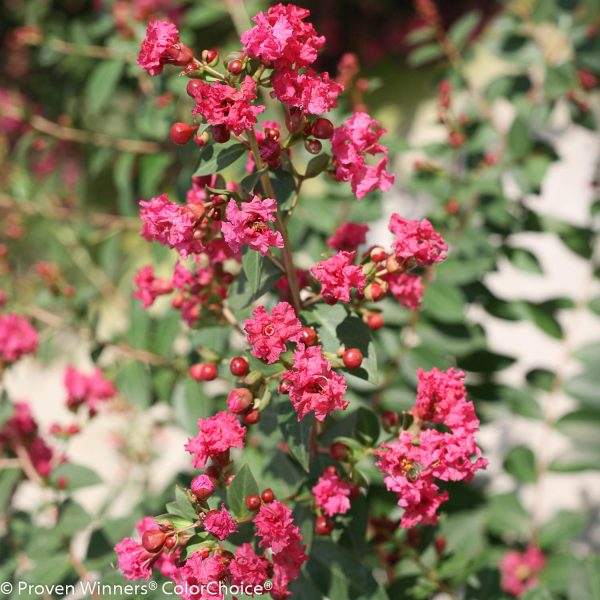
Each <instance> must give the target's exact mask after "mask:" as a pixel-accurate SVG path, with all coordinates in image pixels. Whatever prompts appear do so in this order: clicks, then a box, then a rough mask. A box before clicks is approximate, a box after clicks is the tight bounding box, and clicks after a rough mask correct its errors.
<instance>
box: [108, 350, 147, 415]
mask: <svg viewBox="0 0 600 600" xmlns="http://www.w3.org/2000/svg"><path fill="white" fill-rule="evenodd" d="M115 381H116V384H117V387H118V388H119V390H120V392H121V393H122V394H123V396H125V397H126V398H127V400H128V401H129V402H132V403H133V404H135V405H137V406H139V407H140V408H148V406H150V402H151V399H152V382H151V380H150V373H149V370H148V367H147V366H146V365H145V364H143V363H141V362H139V361H132V362H127V363H125V364H123V365H122V366H121V367H120V368H119V370H118V371H117V374H116V377H115Z"/></svg>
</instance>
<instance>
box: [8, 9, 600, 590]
mask: <svg viewBox="0 0 600 600" xmlns="http://www.w3.org/2000/svg"><path fill="white" fill-rule="evenodd" d="M296 4H299V5H302V6H306V7H307V8H309V9H310V10H311V12H312V20H313V22H314V24H315V27H316V29H317V31H318V32H319V33H321V34H322V35H325V36H326V38H327V44H326V46H325V50H324V52H323V54H322V55H321V57H320V59H319V66H320V68H322V69H325V70H328V71H329V72H330V73H332V75H336V76H338V77H345V78H346V82H347V90H348V91H347V94H346V97H345V98H344V100H343V102H342V103H341V106H340V108H339V111H340V114H342V113H344V112H348V111H349V110H352V109H356V108H357V107H358V108H361V107H366V108H367V110H368V111H369V112H370V113H371V114H373V116H375V117H376V118H377V119H379V121H380V122H381V123H382V124H383V125H384V126H385V127H386V128H387V130H388V135H387V138H386V144H387V145H388V146H389V147H390V151H391V154H392V156H393V159H392V161H393V170H394V172H395V173H396V184H395V187H394V188H393V190H392V191H391V192H389V193H387V194H386V195H385V196H384V197H382V198H379V197H377V198H375V199H374V200H371V199H369V198H367V199H365V200H364V201H363V202H362V203H361V206H360V207H359V208H357V209H355V210H357V211H360V212H357V213H356V216H357V218H359V219H362V218H364V219H365V220H369V221H372V222H373V224H372V226H371V232H370V236H371V237H370V241H375V240H377V243H382V241H383V240H387V239H388V238H387V236H388V233H387V229H386V225H387V221H388V219H389V215H390V214H391V213H392V212H398V213H400V214H402V215H403V216H406V217H409V218H417V217H419V218H421V217H424V216H428V218H431V219H432V220H433V221H434V223H435V224H436V227H438V228H440V229H442V230H443V231H444V232H445V235H447V237H448V239H449V240H450V243H451V246H452V248H453V256H452V258H451V259H449V260H448V261H447V263H445V264H444V265H443V266H441V267H440V270H439V277H438V278H437V279H436V281H435V282H434V284H433V285H432V286H431V288H429V289H428V291H427V294H426V297H425V301H424V308H423V311H422V312H423V315H422V318H421V319H420V320H419V322H418V324H417V325H416V326H414V327H412V328H411V335H412V338H410V339H409V340H408V345H409V347H410V353H409V356H408V357H407V361H406V369H405V375H406V378H405V379H406V381H405V382H404V383H402V382H400V383H399V384H398V386H397V388H392V389H391V390H387V391H386V393H385V394H384V395H383V399H382V402H383V404H384V406H388V407H389V408H391V409H399V408H402V406H403V403H405V402H406V401H407V398H408V395H409V390H410V384H411V378H410V376H409V375H407V374H408V373H409V372H410V371H412V372H413V373H414V368H415V367H418V366H422V367H424V368H429V367H430V366H433V365H436V366H439V367H440V368H442V366H443V365H446V364H447V365H450V364H453V360H454V359H453V358H452V359H450V358H449V354H452V355H453V356H456V357H457V358H456V360H457V364H458V366H459V367H461V368H464V369H465V370H466V371H469V373H470V375H469V380H468V381H469V383H470V393H471V397H472V398H473V399H474V400H475V401H476V404H477V410H478V413H479V414H481V416H482V419H483V421H484V426H483V428H482V434H481V445H482V447H483V449H484V454H485V456H487V457H488V458H489V460H490V466H489V468H488V470H487V471H486V473H485V474H483V475H482V476H481V477H482V481H481V489H485V494H486V495H487V496H489V497H493V498H500V500H497V501H496V503H497V508H498V511H500V512H502V513H503V515H504V516H503V517H501V518H499V520H498V519H497V520H493V519H492V524H491V525H490V522H489V521H488V522H487V526H488V528H489V530H490V531H491V532H492V535H503V534H504V533H505V532H507V531H508V535H509V538H510V535H513V536H514V537H515V538H516V539H518V538H519V535H520V533H521V532H522V531H523V529H524V527H525V525H523V514H525V513H527V514H532V515H533V519H534V521H537V522H539V523H543V522H544V521H546V520H547V519H549V518H550V517H551V516H552V515H556V514H559V513H560V514H561V515H562V516H563V517H564V519H565V520H564V523H566V528H567V529H571V530H573V532H574V535H575V536H576V537H575V540H576V541H575V543H576V548H581V549H584V550H588V549H595V550H598V549H599V548H600V527H599V521H598V509H599V507H600V477H599V475H598V468H599V465H600V433H599V432H600V392H599V390H600V282H599V279H598V277H599V274H600V271H599V264H598V258H599V256H598V251H599V249H598V218H599V217H598V215H599V212H600V210H599V209H600V204H599V198H600V194H599V190H598V182H599V175H600V136H599V135H598V128H597V125H596V123H597V119H598V118H599V117H600V92H599V86H598V77H600V35H599V34H598V28H599V27H600V7H599V5H598V3H597V2H594V1H592V0H589V1H575V0H547V1H536V0H513V1H510V2H491V1H476V0H473V1H458V0H447V1H444V0H440V1H438V2H436V3H435V4H434V3H432V2H427V1H420V0H415V1H414V2H395V1H393V0H360V1H359V0H344V1H342V0H319V1H318V2H316V1H315V2H312V1H310V2H302V1H298V2H296ZM268 5H269V3H268V2H264V1H262V2H259V1H248V2H242V1H241V0H223V1H212V0H206V1H202V0H196V1H194V2H184V1H181V0H132V1H126V0H115V1H114V2H110V1H105V0H95V1H94V2H88V1H83V0H67V1H63V2H51V1H49V0H28V1H27V2H22V1H20V0H4V2H3V4H2V6H1V7H0V22H1V28H2V29H1V32H2V33H1V44H2V50H3V56H4V60H3V61H2V65H1V66H0V160H1V164H0V188H1V191H0V209H1V211H2V213H1V214H2V218H1V220H0V242H1V245H0V248H1V251H2V256H0V278H1V283H0V288H1V289H2V291H3V295H4V297H5V299H6V300H5V301H6V306H7V307H9V308H12V309H13V310H16V311H18V312H22V313H25V314H28V315H29V316H30V317H31V318H32V319H33V320H34V322H35V323H36V326H38V328H39V329H41V334H42V348H41V351H40V352H39V353H38V356H37V357H35V358H28V359H26V360H23V361H21V362H20V363H19V364H18V365H17V366H16V367H14V368H13V369H11V370H10V371H9V372H8V373H7V374H6V376H5V380H4V385H5V386H6V389H7V390H8V391H9V394H10V396H11V397H12V398H16V399H19V398H25V399H28V400H29V401H30V402H31V404H32V407H33V411H34V413H35V416H36V417H37V418H38V419H39V421H40V423H41V424H42V426H44V427H50V425H51V424H52V423H53V422H56V421H68V420H69V419H70V418H71V417H70V414H69V412H68V410H67V408H66V406H65V390H64V386H63V373H64V368H65V366H66V365H76V366H77V367H79V368H81V369H83V370H85V369H91V368H92V364H93V361H98V364H99V365H100V366H102V367H104V368H105V369H106V370H107V372H108V373H110V374H111V376H112V377H113V378H114V380H115V381H116V384H117V387H118V389H119V392H120V395H119V399H118V400H116V401H115V402H114V403H113V404H112V405H111V407H110V410H106V411H103V412H101V414H99V415H98V417H96V418H95V419H94V420H93V421H92V422H90V423H89V425H88V426H86V428H85V430H84V432H83V433H82V434H81V435H79V436H77V437H75V438H74V439H73V440H71V441H70V442H68V444H66V446H65V449H64V451H65V452H66V454H67V456H69V457H71V458H72V459H73V460H74V461H76V462H77V463H78V464H81V465H84V466H87V467H90V468H91V469H93V470H94V471H95V472H96V473H97V475H98V476H99V477H100V479H101V480H102V481H103V483H102V484H100V485H94V486H92V487H84V488H83V489H81V490H80V491H79V492H78V493H77V498H78V500H79V502H81V503H82V505H84V506H85V507H86V509H87V510H89V511H92V512H95V513H96V514H103V515H105V516H106V518H109V517H110V518H112V519H119V518H120V517H123V516H124V515H127V516H129V520H131V517H130V513H131V511H132V507H133V506H137V505H138V502H139V500H140V499H141V498H143V497H144V496H145V494H147V492H148V490H151V491H153V492H155V493H157V494H160V493H162V492H163V491H164V490H165V488H166V487H167V485H169V484H170V483H171V482H172V480H173V477H174V474H175V473H177V472H179V471H181V470H184V469H186V468H187V467H188V465H187V462H188V458H187V456H186V454H185V453H184V452H183V451H182V445H183V444H184V443H185V440H186V438H187V435H188V434H189V433H190V425H191V429H193V427H194V419H195V418H197V416H201V414H202V412H203V411H205V410H206V411H208V409H207V408H198V405H199V403H201V402H203V401H204V400H202V399H207V398H209V397H210V396H211V395H212V394H213V393H216V394H218V393H221V390H220V389H219V388H218V387H217V388H215V389H212V388H211V387H210V386H208V387H206V388H202V389H200V388H199V387H198V386H197V384H195V383H190V382H184V381H180V380H175V378H174V375H172V374H169V373H168V371H169V369H168V367H169V365H170V364H171V362H172V361H173V360H177V357H178V356H182V355H185V353H186V352H187V351H188V350H189V340H188V339H187V337H186V335H184V334H182V332H181V328H180V319H179V316H178V315H177V314H176V312H175V311H170V310H169V305H168V301H165V303H162V302H159V303H158V304H157V306H155V307H153V309H152V310H151V311H150V313H149V314H147V313H144V312H143V311H141V309H140V307H139V304H138V303H137V302H136V301H134V300H132V298H131V294H132V279H133V275H134V273H135V270H136V269H137V268H139V267H140V266H142V265H143V264H146V263H148V262H152V263H153V264H155V265H157V264H158V265H160V264H165V265H167V264H168V262H169V261H168V259H167V256H168V253H167V252H166V251H165V249H164V248H157V247H155V246H154V245H153V246H150V245H149V244H147V243H146V242H145V241H144V240H142V239H141V238H140V237H139V235H138V234H139V229H140V226H139V222H138V219H137V202H138V200H139V199H140V198H149V197H151V196H158V195H159V194H160V193H161V192H163V191H165V192H168V193H169V194H170V197H171V198H172V199H175V198H179V199H184V198H185V194H186V191H187V190H188V188H189V187H190V177H191V174H192V172H193V170H194V164H195V155H196V154H197V148H196V147H195V146H194V145H193V144H189V145H188V146H185V147H176V146H174V145H173V144H171V143H170V142H169V140H168V131H169V128H170V125H171V124H172V123H173V122H174V121H177V120H183V121H189V119H190V117H189V114H190V110H191V101H190V100H189V98H188V97H187V96H186V94H185V85H186V80H185V78H178V77H174V76H171V77H158V78H152V79H151V78H149V77H148V76H147V75H146V73H144V72H143V71H142V70H141V69H139V68H138V67H137V65H136V64H135V59H136V57H137V51H138V48H139V43H140V40H141V39H142V38H143V35H144V30H145V27H146V24H147V22H148V20H149V19H150V18H162V17H166V18H169V19H171V20H173V21H174V22H176V23H177V24H178V27H179V29H180V32H181V38H182V39H183V40H185V42H186V43H187V44H188V45H189V46H190V47H192V48H194V49H197V50H198V51H199V50H200V49H202V48H218V49H220V50H221V51H222V53H223V54H226V53H227V52H228V51H230V50H236V49H237V48H238V45H239V31H243V30H245V29H247V28H248V26H249V21H248V15H253V14H255V13H256V12H258V11H259V10H260V9H264V8H265V7H267V6H268ZM448 40H450V43H451V45H450V47H448V44H447V43H446V42H448ZM453 49H454V50H453ZM348 53H353V54H354V57H352V58H351V59H350V58H349V57H348ZM349 64H350V65H352V67H351V68H350V70H349V71H348V67H347V66H348V65H349ZM344 65H346V67H345V66H344ZM443 82H448V85H449V86H450V89H451V104H450V109H448V108H447V106H446V104H447V103H445V101H444V100H443V99H442V98H441V96H442V95H443V94H444V91H443V90H444V89H446V90H447V88H444V85H443ZM441 84H442V85H441ZM446 93H447V92H446ZM445 110H446V111H447V112H449V113H451V114H450V116H448V114H446V116H441V114H440V113H443V112H444V111H445ZM308 195H309V200H308V201H307V202H308V204H307V207H308V208H307V209H306V211H307V212H305V213H304V216H305V218H306V221H307V223H306V224H305V226H304V227H305V229H303V230H302V231H296V232H293V233H294V235H296V236H297V239H304V238H306V239H310V238H309V236H310V235H312V234H314V235H320V236H322V235H323V234H327V232H328V231H330V230H332V228H333V226H334V224H335V219H336V218H338V217H339V215H340V214H343V210H344V209H343V203H342V202H341V201H339V200H340V199H339V198H338V197H336V196H335V193H334V192H332V191H331V190H329V188H328V187H323V186H321V187H319V186H317V185H315V186H314V187H312V188H310V189H309V190H308ZM310 197H312V201H311V200H310ZM330 198H332V202H333V201H335V202H336V203H335V210H333V211H331V212H332V214H333V216H331V217H330V216H328V215H327V214H326V213H327V212H329V211H330V209H329V208H328V207H327V202H328V201H329V199H330ZM331 206H333V204H332V205H331ZM311 210H314V212H312V213H311V212H310V211H311ZM309 213H310V215H311V216H308V214H309ZM303 236H304V238H303ZM312 248H313V247H312V246H311V245H310V243H308V242H307V244H306V250H305V251H304V252H305V254H306V257H305V260H304V262H305V263H307V264H306V265H303V266H308V265H309V264H310V263H311V258H310V253H311V252H313V250H312ZM301 262H302V260H301ZM168 268H169V267H165V269H167V270H168ZM158 270H160V269H158ZM398 310H399V312H398V313H397V315H396V316H393V317H392V318H390V319H389V322H390V323H391V324H392V325H395V326H397V329H395V330H394V329H392V330H391V331H390V333H389V334H387V335H389V339H385V342H389V344H390V348H392V349H393V348H395V347H396V346H397V343H398V342H397V340H398V339H400V336H401V330H402V328H403V327H405V326H407V324H409V323H411V320H410V319H411V317H410V315H409V314H408V311H405V310H404V309H398ZM402 335H405V334H402ZM192 344H193V342H192ZM145 351H146V352H147V353H148V355H145V354H144V352H145ZM190 386H191V387H190ZM206 402H208V400H206ZM38 493H39V492H38V490H35V492H34V488H33V486H30V487H27V486H23V487H21V488H20V493H19V497H18V502H19V503H20V504H21V505H22V506H23V507H25V508H27V507H33V506H35V505H36V504H37V503H38V502H39V498H38ZM515 503H516V504H515ZM136 510H137V509H136ZM102 511H105V512H102ZM577 515H579V517H578V516H577ZM581 515H585V518H583V517H582V516H581ZM496 517H497V515H494V519H495V518H496ZM589 597H591V596H589Z"/></svg>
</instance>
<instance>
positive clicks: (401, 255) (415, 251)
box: [388, 213, 448, 268]
mask: <svg viewBox="0 0 600 600" xmlns="http://www.w3.org/2000/svg"><path fill="white" fill-rule="evenodd" d="M388 228H389V230H390V231H391V232H392V233H393V234H394V236H395V238H396V239H395V240H394V243H393V247H394V254H395V256H396V258H397V259H398V261H399V262H400V264H401V266H402V267H403V268H412V267H420V266H423V265H432V264H434V263H438V262H440V261H442V260H444V259H445V258H446V251H447V250H448V246H447V245H446V242H444V239H443V238H442V236H441V235H440V234H439V233H438V232H437V231H435V229H434V228H433V225H432V224H431V223H430V222H429V221H428V220H427V219H423V220H422V221H411V220H409V219H404V218H403V217H401V216H400V215H398V214H395V213H394V214H393V215H392V217H391V219H390V222H389V225H388Z"/></svg>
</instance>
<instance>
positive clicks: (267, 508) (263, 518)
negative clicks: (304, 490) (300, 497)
mask: <svg viewBox="0 0 600 600" xmlns="http://www.w3.org/2000/svg"><path fill="white" fill-rule="evenodd" d="M254 526H255V527H256V533H257V534H258V535H259V536H260V537H261V538H262V540H261V541H260V542H259V544H258V545H259V546H260V547H261V548H270V549H271V551H272V552H273V553H274V554H278V553H280V552H284V551H285V550H286V549H287V548H288V547H290V546H291V545H292V544H294V543H296V542H297V541H298V539H299V536H300V529H299V528H298V526H297V525H294V520H293V518H292V511H291V509H290V508H289V507H288V506H286V505H285V504H283V503H282V502H279V500H273V502H269V503H264V504H262V505H261V507H260V510H259V511H258V513H257V514H256V516H255V517H254Z"/></svg>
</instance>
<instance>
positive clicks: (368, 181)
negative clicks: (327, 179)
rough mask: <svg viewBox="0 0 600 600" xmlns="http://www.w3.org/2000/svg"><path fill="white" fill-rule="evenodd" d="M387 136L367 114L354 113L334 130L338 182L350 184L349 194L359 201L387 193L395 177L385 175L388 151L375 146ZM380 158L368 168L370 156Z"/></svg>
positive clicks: (333, 150) (332, 147)
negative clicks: (380, 192)
mask: <svg viewBox="0 0 600 600" xmlns="http://www.w3.org/2000/svg"><path fill="white" fill-rule="evenodd" d="M385 132H386V130H385V129H383V128H381V127H380V126H379V123H378V122H377V121H376V120H375V119H372V118H371V117H370V116H369V115H368V114H367V113H364V112H356V113H354V114H353V115H352V116H351V117H350V118H349V119H346V121H344V123H342V125H340V126H339V127H337V128H336V129H335V131H334V132H333V137H332V138H331V150H332V152H333V162H334V166H335V176H336V178H337V180H338V181H349V182H350V185H351V187H352V192H353V193H354V195H355V196H356V197H357V199H358V200H362V198H364V197H365V196H366V195H367V194H368V193H369V192H372V191H373V190H376V189H380V190H381V191H383V192H387V191H388V190H389V189H391V187H392V185H393V183H394V179H395V178H394V175H390V174H389V173H388V172H387V171H386V167H387V152H388V151H387V148H385V147H384V146H382V145H380V144H379V143H378V141H379V138H380V137H381V136H382V135H383V134H384V133H385ZM377 154H383V156H382V157H381V158H380V159H379V160H378V162H377V164H376V165H374V166H373V165H370V164H367V158H368V157H369V156H375V155H377Z"/></svg>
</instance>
